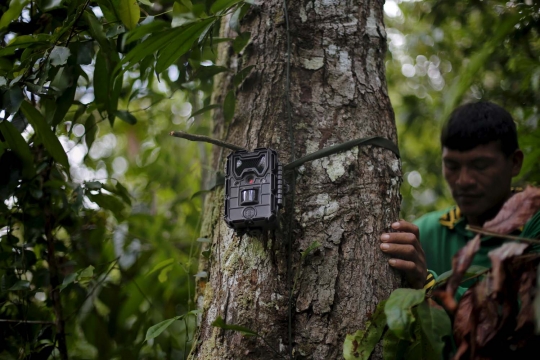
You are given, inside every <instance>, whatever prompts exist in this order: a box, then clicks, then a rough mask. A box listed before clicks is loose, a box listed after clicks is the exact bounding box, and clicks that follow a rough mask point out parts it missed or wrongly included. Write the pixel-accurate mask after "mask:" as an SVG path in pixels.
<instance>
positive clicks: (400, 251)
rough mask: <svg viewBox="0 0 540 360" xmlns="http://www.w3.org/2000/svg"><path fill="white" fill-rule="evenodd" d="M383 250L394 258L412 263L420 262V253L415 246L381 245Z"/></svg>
mask: <svg viewBox="0 0 540 360" xmlns="http://www.w3.org/2000/svg"><path fill="white" fill-rule="evenodd" d="M381 250H382V251H383V252H384V253H386V254H388V255H390V256H393V257H396V258H399V259H405V260H411V261H417V260H418V252H417V250H416V248H415V247H414V246H413V245H409V244H407V245H400V244H386V243H382V244H381Z"/></svg>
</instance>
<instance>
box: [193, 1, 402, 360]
mask: <svg viewBox="0 0 540 360" xmlns="http://www.w3.org/2000/svg"><path fill="white" fill-rule="evenodd" d="M382 6H383V2H382V1H375V0H371V1H370V0H358V1H318V0H317V1H311V2H291V4H290V5H289V7H288V13H289V18H290V37H291V42H290V45H291V76H290V88H291V91H290V97H289V99H290V105H291V109H292V122H293V127H294V134H293V136H294V141H295V149H296V154H295V156H296V157H297V158H298V157H300V156H303V155H305V154H307V153H311V152H314V151H316V150H319V149H321V148H323V147H326V146H330V145H332V144H338V143H341V142H345V141H347V140H351V139H355V138H360V137H368V136H375V135H378V136H382V137H386V138H388V139H390V140H392V141H394V142H397V137H396V128H395V124H394V115H393V111H392V108H391V105H390V101H389V99H388V95H387V91H386V82H385V68H384V54H385V47H386V39H385V30H384V24H383V20H382V18H383V11H382ZM285 20H286V18H285V15H284V11H283V2H282V1H277V0H268V1H264V2H261V4H260V5H259V6H254V7H253V8H252V9H251V10H250V12H249V13H248V14H247V16H246V17H245V18H244V21H243V23H242V31H249V32H251V42H250V44H249V45H248V46H247V47H246V48H245V49H244V51H243V52H242V53H241V54H233V53H232V50H231V49H225V51H224V54H223V55H224V59H226V60H225V61H226V62H227V65H228V66H229V67H231V68H233V69H236V70H237V71H239V70H241V69H243V68H245V67H247V66H249V65H255V68H254V69H253V71H252V72H251V74H250V76H249V77H248V78H247V79H246V80H245V81H244V83H243V84H242V85H241V86H240V87H239V88H238V89H237V90H236V96H237V101H236V112H235V116H234V119H233V120H232V122H231V123H230V124H225V123H224V122H223V121H222V120H220V116H217V120H216V121H217V122H216V132H217V134H216V135H218V136H222V137H224V138H225V140H226V141H227V142H231V143H234V144H236V145H240V146H244V147H246V148H249V149H254V148H256V147H272V148H274V149H276V150H277V151H278V153H279V154H280V157H281V161H282V163H286V162H288V160H289V155H290V152H291V143H290V141H289V135H290V134H289V132H288V130H287V129H288V124H287V119H288V114H287V106H286V104H287V103H286V101H287V98H286V91H285V89H286V65H287V62H286V60H287V51H286V50H287V42H286V34H287V33H286V22H285ZM224 24H225V25H224V29H222V30H223V31H224V36H231V37H232V36H234V35H235V34H234V32H233V31H232V30H229V29H228V28H227V23H224ZM219 87H220V88H219V89H218V92H217V94H219V95H218V98H217V101H220V100H221V101H223V97H224V95H225V94H226V92H227V91H229V90H231V89H232V84H231V80H230V78H228V77H223V78H222V79H221V81H220V83H219ZM218 115H219V114H218ZM220 152H221V150H217V152H216V154H219V153H220ZM227 153H228V151H223V154H222V155H223V156H216V166H217V167H218V169H222V168H223V158H224V156H225V155H226V154H227ZM400 171H401V170H400V163H399V160H398V159H397V158H396V156H395V155H394V154H393V153H391V152H390V151H388V150H386V149H381V148H376V147H371V146H366V147H360V148H354V149H352V150H350V151H346V152H343V153H339V154H336V155H332V156H330V157H328V158H323V159H320V160H315V161H313V162H310V163H307V164H305V165H303V166H301V167H300V168H299V169H298V175H297V181H296V192H295V194H296V199H295V202H294V209H292V208H291V199H290V195H289V197H288V198H287V200H288V206H287V207H286V211H284V213H283V216H282V221H281V228H280V230H277V231H272V232H268V233H266V234H262V235H261V236H259V237H249V236H243V237H239V236H237V235H235V234H234V233H233V232H232V231H231V230H230V229H228V228H227V226H226V225H225V223H224V221H223V220H222V217H223V190H217V191H215V192H214V193H212V194H211V195H209V196H208V198H207V199H206V211H205V214H204V223H203V228H202V234H201V236H203V237H207V238H209V239H211V240H212V242H211V246H210V247H209V249H210V250H211V251H210V254H211V255H210V258H209V260H208V261H202V262H201V270H204V271H206V272H207V273H208V278H207V279H200V281H199V287H198V290H199V295H198V299H197V301H198V305H199V307H200V308H201V309H202V310H203V315H202V317H201V319H200V326H201V327H200V330H199V334H198V341H199V342H198V345H197V346H196V348H194V350H193V352H192V357H194V358H199V359H274V358H277V357H278V355H276V353H274V352H273V351H272V350H270V349H269V346H270V347H272V348H273V349H274V350H275V351H277V352H278V353H279V354H281V355H283V357H287V358H289V351H291V352H292V354H293V357H294V358H297V359H341V358H342V347H343V341H344V337H345V335H346V334H348V333H353V332H354V331H356V330H358V329H362V328H363V327H364V324H365V321H366V320H367V319H368V316H369V315H370V313H371V312H372V311H373V310H374V308H375V306H376V305H377V303H378V302H379V301H381V300H383V299H385V298H387V297H388V295H389V294H390V292H391V291H392V290H393V289H395V288H396V287H398V286H399V285H400V278H399V276H398V274H396V273H395V272H393V271H392V270H391V269H390V268H389V267H388V265H387V258H386V257H385V256H384V255H383V254H382V253H381V251H380V250H379V235H380V234H381V233H383V232H384V231H387V230H388V228H389V226H390V224H391V223H392V222H394V221H396V220H397V219H398V214H399V203H400V195H399V185H400V181H401V179H400V175H401V173H400ZM291 215H292V216H293V228H292V229H288V224H289V219H290V218H289V217H290V216H291ZM291 230H292V236H291V238H292V244H291V247H290V248H291V252H290V253H289V246H288V243H287V241H288V238H287V233H288V231H291ZM314 242H318V243H319V244H320V246H319V247H318V249H317V250H314V251H313V252H311V253H310V254H309V255H308V256H306V257H305V258H304V259H302V258H301V252H302V251H304V250H305V249H307V248H308V247H309V246H310V245H311V244H312V243H314ZM289 259H290V261H289ZM295 279H296V281H295ZM293 283H296V285H295V286H294V289H293V291H292V301H291V304H290V306H289V294H290V291H291V289H292V288H293ZM289 312H291V319H292V320H291V327H290V329H289ZM218 316H221V317H222V318H223V319H225V321H226V322H227V323H228V324H238V325H242V326H245V327H248V328H250V329H252V330H254V331H256V332H258V333H259V334H260V335H261V336H262V337H264V340H265V341H263V339H261V338H256V337H251V338H249V337H243V336H242V335H241V334H240V333H238V332H234V331H224V330H223V329H219V328H215V327H212V326H211V323H212V322H213V321H214V320H215V319H216V318H217V317H218ZM290 341H292V343H290Z"/></svg>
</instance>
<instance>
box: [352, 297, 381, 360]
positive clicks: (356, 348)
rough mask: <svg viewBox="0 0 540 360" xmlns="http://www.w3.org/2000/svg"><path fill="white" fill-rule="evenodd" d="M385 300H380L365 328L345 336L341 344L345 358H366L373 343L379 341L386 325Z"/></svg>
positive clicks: (373, 346)
mask: <svg viewBox="0 0 540 360" xmlns="http://www.w3.org/2000/svg"><path fill="white" fill-rule="evenodd" d="M385 304H386V300H384V301H381V302H380V303H379V305H377V308H376V309H375V312H374V313H373V315H372V316H371V318H370V319H369V320H368V321H367V322H366V329H365V330H358V331H357V332H356V333H354V334H352V335H350V334H348V335H347V336H346V337H345V343H344V344H343V357H344V358H345V359H346V360H353V359H362V360H368V359H369V357H370V355H371V353H372V352H373V349H375V345H377V343H378V342H379V339H380V338H381V336H382V334H383V331H384V328H385V326H386V316H385V314H384V307H385Z"/></svg>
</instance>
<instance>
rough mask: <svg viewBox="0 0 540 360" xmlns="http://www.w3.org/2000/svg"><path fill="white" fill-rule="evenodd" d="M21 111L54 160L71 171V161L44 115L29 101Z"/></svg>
mask: <svg viewBox="0 0 540 360" xmlns="http://www.w3.org/2000/svg"><path fill="white" fill-rule="evenodd" d="M21 110H22V112H23V114H24V116H26V118H27V119H28V122H29V123H30V124H31V125H32V127H33V128H34V130H35V131H36V133H37V134H38V136H39V138H40V139H41V142H42V143H43V145H44V146H45V148H46V149H47V151H48V152H49V154H51V156H52V157H53V158H54V160H56V161H57V162H58V163H60V164H61V165H63V166H64V167H65V168H66V169H69V161H68V157H67V155H66V152H65V151H64V148H63V147H62V144H60V141H59V140H58V138H57V137H56V135H55V134H54V132H53V131H52V130H51V128H50V126H49V124H47V122H46V121H45V119H44V118H43V115H41V113H40V112H39V111H38V110H37V109H36V108H35V107H33V106H32V104H30V103H29V102H27V101H23V103H22V105H21ZM68 173H69V172H68Z"/></svg>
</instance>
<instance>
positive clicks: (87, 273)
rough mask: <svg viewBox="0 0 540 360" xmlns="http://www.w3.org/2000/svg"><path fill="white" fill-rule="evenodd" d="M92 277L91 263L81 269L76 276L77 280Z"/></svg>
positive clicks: (92, 268)
mask: <svg viewBox="0 0 540 360" xmlns="http://www.w3.org/2000/svg"><path fill="white" fill-rule="evenodd" d="M93 277H94V267H93V266H92V265H90V266H88V267H87V268H85V269H83V270H82V271H81V272H80V273H79V276H78V280H79V281H81V280H87V279H91V278H93Z"/></svg>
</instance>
